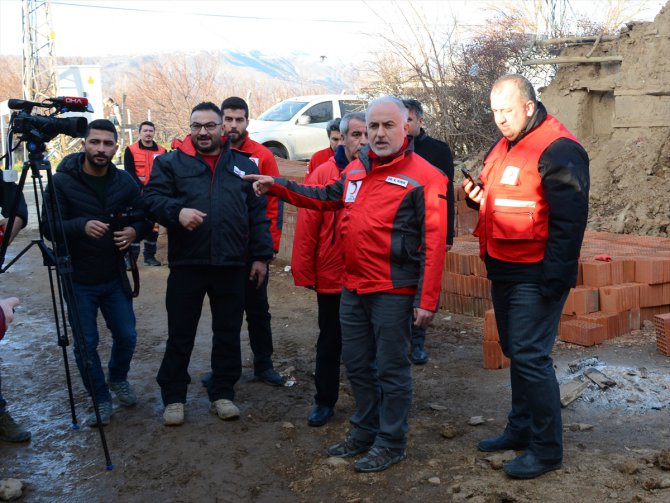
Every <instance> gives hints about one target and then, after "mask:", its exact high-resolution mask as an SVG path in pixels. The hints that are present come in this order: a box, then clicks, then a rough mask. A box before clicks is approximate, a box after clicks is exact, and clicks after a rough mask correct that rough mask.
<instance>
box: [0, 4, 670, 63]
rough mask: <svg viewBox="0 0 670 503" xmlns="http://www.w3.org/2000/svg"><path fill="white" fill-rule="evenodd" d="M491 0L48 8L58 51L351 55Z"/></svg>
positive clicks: (11, 10) (9, 18) (442, 23)
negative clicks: (413, 24) (414, 15)
mask: <svg viewBox="0 0 670 503" xmlns="http://www.w3.org/2000/svg"><path fill="white" fill-rule="evenodd" d="M517 1H520V0H517ZM607 1H608V0H572V2H571V5H572V6H573V9H575V10H578V11H585V12H587V13H588V15H590V16H592V17H594V18H596V17H597V15H598V12H602V11H603V8H602V4H603V3H607ZM637 1H638V2H642V1H643V0H637ZM599 3H600V8H598V4H599ZM664 3H665V0H647V1H646V2H644V4H645V6H646V7H647V10H646V12H645V13H644V14H643V17H644V18H645V19H647V20H651V19H653V17H654V16H655V14H656V13H658V11H659V10H660V8H661V6H662V5H663V4H664ZM493 4H497V5H500V4H501V0H497V2H492V1H491V0H452V1H444V0H442V1H425V0H424V1H412V2H410V1H409V0H405V1H402V0H401V1H397V2H391V1H385V0H384V1H382V0H338V1H329V0H311V1H308V0H304V1H276V0H275V1H254V0H235V1H227V0H209V1H196V0H191V1H178V0H163V1H159V0H155V1H138V0H134V1H131V0H114V1H101V0H52V1H51V8H52V13H51V15H52V22H53V28H54V33H55V44H56V54H57V55H58V56H87V57H88V56H104V55H118V54H132V55H135V54H154V53H158V52H163V53H164V52H172V51H179V50H182V51H200V50H218V49H231V50H238V51H248V50H259V51H262V52H263V53H266V54H273V55H281V54H283V53H287V52H289V53H294V52H304V53H307V54H314V55H315V56H316V57H318V56H322V55H324V56H327V57H328V58H329V60H330V61H331V62H344V61H349V62H356V61H357V60H360V59H362V58H363V57H364V56H365V54H366V53H368V52H369V51H370V50H373V49H378V48H379V46H378V44H380V43H381V42H380V41H379V38H378V37H374V36H371V35H373V34H374V33H378V32H379V31H380V30H384V29H386V30H388V28H384V26H385V24H387V23H392V24H394V25H395V26H398V25H400V24H402V23H404V21H403V20H402V16H401V12H402V11H404V12H406V13H410V12H411V10H412V9H419V10H422V11H424V12H425V13H426V14H427V16H428V19H429V20H430V22H431V23H434V25H435V27H436V28H437V29H438V30H439V29H444V30H445V31H446V30H448V29H449V28H450V27H451V25H452V24H453V20H454V19H455V18H457V19H458V20H459V23H460V24H461V25H463V26H464V27H467V26H476V25H479V24H482V23H483V22H484V21H485V20H486V18H487V17H489V16H490V15H491V9H490V6H491V5H493ZM21 5H22V2H21V0H0V54H21V52H22V35H21V9H22V7H21ZM638 17H640V16H638Z"/></svg>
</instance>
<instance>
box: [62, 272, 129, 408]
mask: <svg viewBox="0 0 670 503" xmlns="http://www.w3.org/2000/svg"><path fill="white" fill-rule="evenodd" d="M73 286H74V296H75V298H76V301H77V308H78V310H79V320H80V321H81V329H82V336H83V339H84V343H85V344H86V353H85V354H84V352H83V351H81V348H80V347H79V341H78V340H77V338H74V357H75V360H76V362H77V367H78V368H79V374H80V375H81V377H82V379H83V381H84V386H85V387H86V391H88V392H89V394H92V393H95V397H96V398H97V400H98V402H111V400H112V396H111V395H110V393H109V388H108V387H107V383H106V382H105V373H104V372H103V370H102V365H101V363H100V356H99V355H98V340H99V334H98V321H97V319H98V309H100V312H101V313H102V317H103V318H104V319H105V323H106V324H107V328H109V330H110V331H111V333H112V351H111V355H110V357H109V364H108V370H109V380H110V381H112V382H120V381H125V380H126V379H127V378H128V370H129V369H130V361H131V360H132V358H133V353H134V352H135V344H136V342H137V332H136V331H135V313H134V312H133V301H132V298H131V297H130V296H129V295H128V294H127V293H126V292H125V291H124V289H123V286H122V284H121V280H120V279H115V280H113V281H109V282H106V283H101V284H98V285H83V284H81V283H73ZM74 310H75V309H74V306H68V311H69V312H68V316H69V318H70V325H71V326H72V325H74V323H73V319H72V318H73V317H72V314H73V311H74ZM86 355H87V356H88V358H89V360H90V362H91V366H90V374H91V382H89V380H88V378H87V375H86V366H85V365H84V357H85V356H86Z"/></svg>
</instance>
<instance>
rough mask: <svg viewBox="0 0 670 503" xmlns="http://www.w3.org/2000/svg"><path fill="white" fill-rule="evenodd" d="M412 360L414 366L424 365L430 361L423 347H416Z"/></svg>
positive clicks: (413, 350) (411, 356)
mask: <svg viewBox="0 0 670 503" xmlns="http://www.w3.org/2000/svg"><path fill="white" fill-rule="evenodd" d="M410 359H411V360H412V363H413V364H414V365H423V364H424V363H426V362H427V361H428V353H426V350H425V349H423V346H414V349H412V354H411V355H410Z"/></svg>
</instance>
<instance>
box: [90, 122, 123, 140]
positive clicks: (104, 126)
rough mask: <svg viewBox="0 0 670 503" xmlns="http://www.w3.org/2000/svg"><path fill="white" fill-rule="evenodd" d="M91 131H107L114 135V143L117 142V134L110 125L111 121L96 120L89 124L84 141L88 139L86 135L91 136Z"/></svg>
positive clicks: (112, 125)
mask: <svg viewBox="0 0 670 503" xmlns="http://www.w3.org/2000/svg"><path fill="white" fill-rule="evenodd" d="M92 129H97V130H99V131H109V132H110V133H114V141H118V139H119V133H117V132H116V128H115V127H114V124H112V121H108V120H107V119H96V120H94V121H91V122H89V123H88V127H87V128H86V136H84V139H86V138H88V135H89V134H91V130H92Z"/></svg>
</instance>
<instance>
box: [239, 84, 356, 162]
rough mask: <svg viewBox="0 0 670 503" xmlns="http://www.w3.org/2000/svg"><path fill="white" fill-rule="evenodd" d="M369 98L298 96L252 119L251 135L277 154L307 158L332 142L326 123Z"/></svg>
mask: <svg viewBox="0 0 670 503" xmlns="http://www.w3.org/2000/svg"><path fill="white" fill-rule="evenodd" d="M365 106H366V101H365V100H364V99H362V98H361V97H359V96H355V95H342V94H320V95H312V96H298V97H296V98H290V99H287V100H284V101H282V102H281V103H278V104H276V105H275V106H273V107H272V108H270V109H269V110H267V111H265V112H263V113H262V114H261V115H260V116H259V117H258V119H255V120H254V119H252V120H251V121H249V127H248V128H247V130H248V131H249V136H250V137H251V139H252V140H255V141H257V142H259V143H262V144H263V145H265V146H266V147H267V148H268V149H270V151H271V152H272V153H273V154H274V155H276V156H277V157H281V158H283V159H295V160H307V159H309V158H310V157H312V154H314V152H316V151H317V150H321V149H324V148H326V147H327V146H328V135H326V124H327V123H328V121H329V120H331V119H334V118H336V117H342V116H343V115H345V114H348V113H350V112H362V111H364V110H365Z"/></svg>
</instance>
